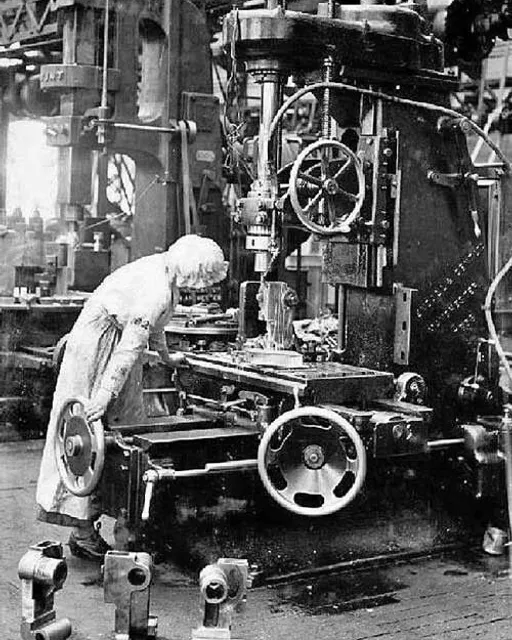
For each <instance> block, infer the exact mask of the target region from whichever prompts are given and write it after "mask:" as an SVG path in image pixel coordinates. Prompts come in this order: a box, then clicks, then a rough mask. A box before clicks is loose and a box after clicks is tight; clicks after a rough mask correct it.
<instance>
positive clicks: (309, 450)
mask: <svg viewBox="0 0 512 640" xmlns="http://www.w3.org/2000/svg"><path fill="white" fill-rule="evenodd" d="M258 472H259V474H260V477H261V480H262V482H263V485H264V486H265V488H266V490H267V491H268V493H269V494H270V495H271V497H272V498H274V500H276V502H278V503H279V504H280V505H281V506H283V507H284V508H285V509H288V511H292V512H293V513H297V514H300V515H306V516H324V515H327V514H330V513H334V512H336V511H338V510H339V509H342V508H343V507H346V506H347V505H348V504H349V503H350V502H351V501H352V500H353V499H354V498H355V497H356V495H357V494H358V492H359V491H360V490H361V488H362V486H363V483H364V480H365V477H366V450H365V448H364V444H363V441H362V440H361V437H360V436H359V434H358V433H357V431H356V430H355V429H354V427H353V426H352V425H351V424H350V423H349V422H348V421H347V420H345V419H344V418H342V417H341V416H340V415H338V414H337V413H335V412H334V411H331V410H330V409H323V408H321V407H301V408H298V409H293V410H291V411H288V412H287V413H284V414H283V415H281V416H279V418H277V419H276V420H274V422H272V424H270V425H269V426H268V428H267V429H266V430H265V433H264V434H263V437H262V439H261V442H260V446H259V449H258Z"/></svg>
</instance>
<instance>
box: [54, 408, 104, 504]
mask: <svg viewBox="0 0 512 640" xmlns="http://www.w3.org/2000/svg"><path fill="white" fill-rule="evenodd" d="M85 402H86V400H85V399H84V398H69V399H68V400H66V402H65V403H64V405H63V407H62V409H61V411H60V414H59V418H58V420H57V429H56V430H55V439H54V451H55V459H56V461H57V468H58V470H59V474H60V477H61V480H62V483H63V484H64V486H65V487H66V489H67V490H68V491H70V492H71V493H72V494H74V495H75V496H82V497H83V496H88V495H90V494H91V493H92V492H93V491H94V489H95V488H96V486H97V484H98V482H99V480H100V478H101V473H102V471H103V464H104V462H105V433H104V430H103V423H102V422H101V420H95V421H94V422H89V421H88V420H87V418H86V416H85V410H84V405H85Z"/></svg>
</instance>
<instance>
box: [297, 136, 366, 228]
mask: <svg viewBox="0 0 512 640" xmlns="http://www.w3.org/2000/svg"><path fill="white" fill-rule="evenodd" d="M354 174H355V177H356V182H357V187H356V188H355V189H354V188H353V187H354V185H351V186H348V182H349V180H348V178H349V177H350V176H352V180H350V182H353V176H354ZM289 194H290V202H291V204H292V207H293V210H294V211H295V213H296V214H297V217H298V218H299V220H300V221H301V222H302V224H303V225H304V226H305V227H306V228H307V229H309V230H310V231H312V232H313V233H316V234H319V235H329V236H332V235H336V234H340V233H348V232H349V231H350V225H351V224H352V223H353V222H354V220H355V219H356V218H357V216H358V214H359V212H360V210H361V207H362V205H363V201H364V195H365V179H364V173H363V168H362V164H361V161H360V160H359V158H358V157H357V156H356V154H355V153H354V152H353V151H352V150H351V149H349V148H348V147H347V146H346V145H344V144H343V143H342V142H338V141H336V140H317V141H316V142H313V143H312V144H310V145H309V146H308V147H306V148H305V149H304V150H303V151H302V152H301V153H300V154H299V155H298V157H297V159H296V160H295V163H294V165H293V167H292V170H291V172H290V186H289Z"/></svg>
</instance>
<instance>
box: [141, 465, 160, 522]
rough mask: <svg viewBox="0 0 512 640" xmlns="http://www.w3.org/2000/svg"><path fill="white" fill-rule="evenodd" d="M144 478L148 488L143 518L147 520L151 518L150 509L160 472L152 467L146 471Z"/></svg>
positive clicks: (145, 494) (145, 493) (145, 495)
mask: <svg viewBox="0 0 512 640" xmlns="http://www.w3.org/2000/svg"><path fill="white" fill-rule="evenodd" d="M142 479H143V480H144V482H145V483H146V490H145V492H144V506H143V507H142V515H141V520H142V521H144V522H145V521H147V520H149V509H150V507H151V500H152V499H153V490H154V488H155V484H156V483H157V481H158V473H157V472H156V471H154V470H152V469H150V470H149V471H146V473H145V474H144V476H143V478H142Z"/></svg>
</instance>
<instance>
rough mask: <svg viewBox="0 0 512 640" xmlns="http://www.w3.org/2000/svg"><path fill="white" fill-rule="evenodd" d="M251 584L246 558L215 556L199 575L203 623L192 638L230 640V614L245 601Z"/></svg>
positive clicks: (195, 630) (194, 639)
mask: <svg viewBox="0 0 512 640" xmlns="http://www.w3.org/2000/svg"><path fill="white" fill-rule="evenodd" d="M250 586H251V579H250V577H249V564H248V562H247V560H236V559H233V558H219V560H217V562H216V563H215V564H209V565H208V566H207V567H205V568H204V569H203V570H202V571H201V573H200V575H199V589H200V592H201V608H202V609H203V611H204V614H203V623H202V625H201V626H200V627H198V628H197V629H194V630H193V631H192V640H230V639H231V620H232V617H233V613H234V612H235V611H236V610H237V608H238V607H239V606H240V605H241V604H242V603H243V602H244V601H245V597H246V594H247V589H248V588H249V587H250Z"/></svg>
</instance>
